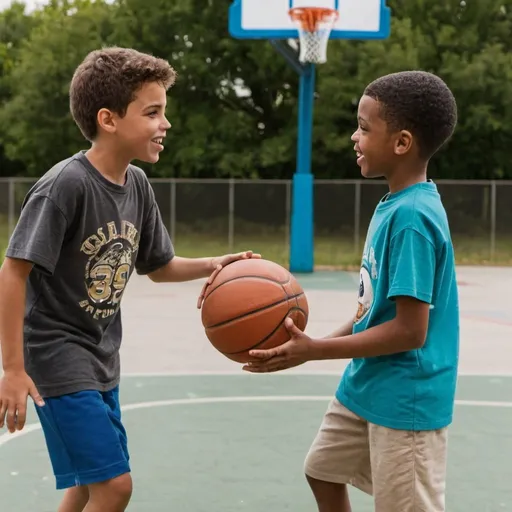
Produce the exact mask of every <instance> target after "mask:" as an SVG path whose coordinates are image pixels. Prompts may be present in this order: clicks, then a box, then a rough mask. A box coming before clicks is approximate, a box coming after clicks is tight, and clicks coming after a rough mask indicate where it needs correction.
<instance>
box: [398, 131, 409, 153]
mask: <svg viewBox="0 0 512 512" xmlns="http://www.w3.org/2000/svg"><path fill="white" fill-rule="evenodd" d="M412 142H413V136H412V133H411V132H410V131H408V130H402V131H401V132H400V133H399V134H398V137H397V138H396V141H395V154H396V155H405V154H406V153H408V152H409V151H410V150H411V147H412Z"/></svg>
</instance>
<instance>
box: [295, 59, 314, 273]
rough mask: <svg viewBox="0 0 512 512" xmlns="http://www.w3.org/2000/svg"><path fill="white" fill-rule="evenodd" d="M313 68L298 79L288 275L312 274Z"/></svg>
mask: <svg viewBox="0 0 512 512" xmlns="http://www.w3.org/2000/svg"><path fill="white" fill-rule="evenodd" d="M314 100H315V67H314V65H312V64H308V65H306V66H304V70H303V73H302V74H301V76H300V89H299V125H298V141H297V171H296V173H295V175H294V176H293V189H292V219H291V223H290V229H291V233H290V271H291V272H303V273H306V272H313V270H314V229H313V226H314V222H313V217H314V214H313V174H312V173H311V148H312V142H313V140H312V138H313V104H314Z"/></svg>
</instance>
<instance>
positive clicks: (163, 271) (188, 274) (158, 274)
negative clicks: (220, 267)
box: [148, 256, 215, 283]
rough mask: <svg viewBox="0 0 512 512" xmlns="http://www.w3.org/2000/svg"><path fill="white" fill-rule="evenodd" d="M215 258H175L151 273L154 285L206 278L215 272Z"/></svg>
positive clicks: (150, 276) (149, 275)
mask: <svg viewBox="0 0 512 512" xmlns="http://www.w3.org/2000/svg"><path fill="white" fill-rule="evenodd" d="M214 260H215V258H182V257H181V256H175V257H174V258H173V259H172V260H171V261H170V262H169V263H167V265H164V266H163V267H161V268H159V269H158V270H155V271H154V272H151V274H148V277H149V278H150V279H151V280H152V281H154V282H155V283H172V282H174V283H178V282H182V281H192V280H194V279H201V278H203V277H208V276H210V274H211V273H212V272H213V271H214V270H215V262H214Z"/></svg>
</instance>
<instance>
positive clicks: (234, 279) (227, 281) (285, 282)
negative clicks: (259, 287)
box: [204, 274, 290, 302]
mask: <svg viewBox="0 0 512 512" xmlns="http://www.w3.org/2000/svg"><path fill="white" fill-rule="evenodd" d="M246 277H252V278H253V279H261V280H263V281H270V282H271V283H276V284H279V285H281V287H282V286H283V285H284V284H287V283H289V282H290V279H288V281H276V280H275V279H271V278H270V277H263V276H257V275H256V276H253V275H250V274H249V275H243V276H236V277H232V278H231V279H228V280H226V281H223V282H222V283H220V284H219V285H217V286H216V287H215V288H212V289H211V291H210V293H209V294H208V295H207V296H206V297H205V299H204V301H205V302H206V300H207V299H208V297H210V295H211V294H212V293H213V292H214V291H215V290H218V289H219V288H220V287H221V286H222V285H224V284H226V283H231V282H232V281H236V280H238V279H245V278H246ZM214 282H215V281H214ZM210 286H211V285H210Z"/></svg>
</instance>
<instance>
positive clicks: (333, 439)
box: [244, 71, 459, 512]
mask: <svg viewBox="0 0 512 512" xmlns="http://www.w3.org/2000/svg"><path fill="white" fill-rule="evenodd" d="M456 123H457V107H456V103H455V99H454V97H453V94H452V93H451V91H450V89H449V88H448V87H447V85H446V84H445V83H444V82H443V81H442V80H441V79H440V78H439V77H437V76H435V75H433V74H431V73H426V72H422V71H407V72H401V73H393V74H390V75H386V76H384V77H381V78H379V79H377V80H375V81H374V82H372V83H371V84H370V85H368V86H367V88H366V90H365V91H364V94H363V96H362V98H361V100H360V102H359V109H358V128H357V130H356V132H355V133H354V134H353V136H352V140H353V141H354V143H355V147H354V150H355V152H356V155H357V163H358V165H359V166H360V167H361V173H362V175H363V176H364V177H366V178H377V177H384V178H385V179H386V181H387V183H388V185H389V193H388V194H386V195H385V196H384V197H383V198H382V199H381V201H380V202H379V204H378V205H377V208H376V210H375V213H374V215H373V218H372V220H371V223H370V226H369V230H368V234H367V238H366V244H365V247H364V251H363V258H362V264H361V270H360V280H359V295H358V305H357V310H356V313H355V315H354V317H353V318H351V319H350V321H349V322H347V323H346V324H345V325H343V326H342V327H340V328H339V329H338V330H337V331H335V332H333V333H332V334H330V335H329V336H327V337H326V338H323V339H311V338H310V337H309V336H307V335H306V334H304V333H303V332H301V331H300V330H299V329H297V327H296V326H294V325H293V322H292V321H291V319H287V326H288V329H289V331H290V333H291V335H292V338H291V340H290V341H289V342H287V343H286V344H284V345H282V346H281V347H278V348H274V349H270V350H266V351H262V350H255V351H253V352H252V353H251V355H253V356H255V357H257V358H259V360H258V361H257V362H255V363H251V364H249V365H246V366H245V367H244V369H245V370H247V371H252V372H271V371H278V370H283V369H285V368H291V367H293V366H297V365H299V364H302V363H304V362H306V361H310V360H315V359H316V360H320V359H351V361H350V363H349V364H348V366H347V368H346V370H345V373H344V375H343V377H342V379H341V382H340V384H339V387H338V390H337V392H336V396H335V397H334V398H333V400H332V402H331V403H330V405H329V407H328V410H327V412H326V414H325V416H324V419H323V423H322V425H321V426H320V429H319V431H318V434H317V436H316V439H315V440H314V442H313V445H312V446H311V449H310V451H309V453H308V456H307V458H306V463H305V472H306V477H307V480H308V482H309V485H310V487H311V489H312V492H313V494H314V496H315V498H316V501H317V504H318V510H319V512H349V511H350V510H351V508H350V501H349V496H348V492H347V485H349V484H350V485H353V486H355V487H357V488H359V489H361V490H362V491H364V492H366V493H369V494H372V495H373V496H374V501H375V510H376V511H377V512H443V511H444V510H445V485H446V457H447V453H446V452H447V434H448V433H447V427H448V425H450V423H451V422H452V416H453V407H454V400H455V388H456V380H457V368H458V354H459V306H458V291H457V283H456V275H455V263H454V251H453V246H452V241H451V236H450V229H449V225H448V219H447V216H446V212H445V209H444V207H443V204H442V202H441V198H440V196H439V193H438V191H437V187H436V185H435V184H434V183H433V182H432V181H431V180H429V179H428V178H427V166H428V162H429V160H430V159H431V158H432V156H433V155H434V154H436V153H437V151H438V150H439V149H440V148H441V146H443V145H444V144H445V143H446V141H447V140H448V139H449V138H450V137H451V135H452V134H453V131H454V129H455V126H456Z"/></svg>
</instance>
